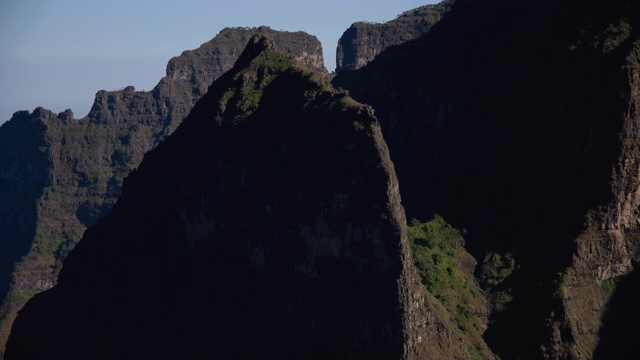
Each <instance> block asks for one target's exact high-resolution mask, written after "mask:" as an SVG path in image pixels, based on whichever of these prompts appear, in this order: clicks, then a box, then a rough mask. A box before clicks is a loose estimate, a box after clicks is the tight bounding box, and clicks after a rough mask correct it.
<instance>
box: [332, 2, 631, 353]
mask: <svg viewBox="0 0 640 360" xmlns="http://www.w3.org/2000/svg"><path fill="white" fill-rule="evenodd" d="M639 14H640V9H639V8H638V6H637V4H635V3H634V2H630V1H628V2H624V1H586V2H573V1H567V2H564V1H563V2H557V1H537V2H533V1H518V2H515V1H514V2H509V1H459V2H456V4H455V5H454V6H453V8H452V10H451V11H450V12H449V13H448V14H447V16H446V17H444V18H443V19H442V20H441V21H440V22H439V23H438V26H435V27H434V28H433V29H432V30H431V31H430V33H429V34H427V35H426V36H425V37H423V38H421V39H418V40H416V41H412V42H409V43H406V44H404V45H402V46H397V47H391V48H389V49H387V50H386V51H384V52H383V53H381V54H380V55H379V56H378V57H377V58H376V59H375V60H374V61H372V62H371V63H369V65H368V66H366V67H365V68H363V69H361V70H359V71H355V72H343V73H339V74H338V76H337V77H336V78H335V79H334V85H335V86H341V87H343V88H345V89H348V90H349V92H350V94H351V95H352V96H353V97H354V98H355V99H356V100H358V101H360V102H363V103H367V104H370V105H371V106H373V108H374V109H375V111H376V116H377V117H378V119H379V120H380V123H381V126H382V129H383V133H384V136H385V139H386V141H387V143H388V144H389V148H390V152H391V154H392V156H393V159H394V163H395V165H396V171H397V174H398V178H399V180H400V183H401V184H402V193H403V199H402V200H403V205H404V206H405V208H406V210H407V215H408V216H409V217H416V218H419V219H428V218H430V217H431V216H432V214H433V213H439V214H442V215H443V216H444V217H445V218H446V219H448V220H450V221H452V222H453V223H454V224H455V225H456V226H458V227H459V228H465V229H466V230H467V235H466V239H467V245H468V246H469V248H470V249H471V250H472V252H473V253H474V255H476V257H477V258H479V259H483V258H484V256H485V254H489V257H488V258H487V259H489V258H491V259H496V258H497V257H495V256H494V255H492V254H493V252H498V253H500V254H502V255H504V254H505V253H513V252H515V253H514V257H515V260H516V263H517V264H519V265H518V266H519V268H518V269H517V270H516V271H515V272H514V273H513V274H512V275H511V276H509V277H508V278H507V279H506V280H505V281H504V282H502V284H501V285H500V286H501V287H500V288H499V289H500V291H502V293H503V294H505V292H507V293H508V292H510V294H508V295H509V296H512V297H513V301H511V302H510V303H508V304H507V307H506V310H505V311H504V312H501V313H496V314H494V317H493V321H492V323H491V324H490V326H489V329H488V330H487V332H486V333H485V337H486V339H487V341H488V342H489V344H490V345H491V346H492V349H493V350H495V351H496V352H497V353H498V354H499V355H500V356H502V357H503V358H506V359H511V358H516V357H518V356H519V357H522V358H543V357H549V358H576V359H577V358H590V357H591V356H592V355H593V351H594V349H595V348H596V346H597V344H598V341H599V340H598V339H599V332H600V335H602V336H604V337H605V338H607V339H609V341H614V340H615V339H616V336H610V335H606V333H607V331H611V329H616V324H615V323H611V324H610V325H609V326H608V327H607V326H605V327H603V328H602V330H600V324H601V323H602V322H601V319H602V316H603V314H604V312H605V307H606V303H607V301H608V299H609V294H610V292H611V291H614V288H615V287H614V286H613V285H615V283H616V282H617V280H616V279H618V278H619V277H620V276H621V275H624V274H627V273H629V272H630V271H631V270H632V268H633V260H634V259H637V257H638V216H639V213H638V205H640V201H638V199H639V196H638V170H639V169H640V166H639V161H640V160H639V159H640V156H639V154H638V138H639V134H638V128H639V126H638V124H640V116H639V115H638V102H639V99H638V94H639V93H640V87H639V81H638V78H639V76H640V75H639V71H640V67H639V66H638V63H639V59H640V57H639V55H640V50H639V49H640V42H639V41H638V39H639V35H638V34H639V31H638V30H639V28H640V21H639V19H638V15H639ZM503 258H504V257H503ZM633 283H635V282H633V281H629V282H625V284H626V285H625V288H628V286H629V284H633ZM494 285H495V284H494ZM606 289H609V292H607V291H606ZM509 296H506V297H505V298H504V299H503V300H509V299H510V297H509ZM617 303H619V304H624V303H625V302H624V301H619V302H617ZM625 312H626V313H627V314H633V313H634V312H636V313H637V309H636V310H633V309H629V308H627V309H626V310H623V311H619V312H618V315H616V314H611V315H610V316H609V317H608V318H609V319H616V318H618V319H620V318H622V317H624V315H621V314H624V313H625ZM610 321H614V320H610ZM607 329H609V330H607ZM618 333H620V331H619V330H618ZM618 339H622V338H621V337H618ZM614 342H615V341H614ZM618 342H619V343H618V345H617V349H618V351H619V353H622V354H633V352H630V351H629V350H630V349H631V348H630V347H632V346H633V345H632V343H626V344H622V343H620V341H618ZM613 348H616V346H612V345H611V344H609V345H608V349H609V350H611V349H613ZM602 351H603V353H604V354H606V351H605V350H602ZM635 354H637V352H635ZM628 356H632V355H628Z"/></svg>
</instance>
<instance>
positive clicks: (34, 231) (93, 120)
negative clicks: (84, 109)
mask: <svg viewBox="0 0 640 360" xmlns="http://www.w3.org/2000/svg"><path fill="white" fill-rule="evenodd" d="M256 32H261V33H265V34H268V35H269V36H271V37H272V38H273V39H274V40H275V46H276V48H278V49H280V50H282V51H285V52H289V53H291V54H292V55H293V56H294V57H295V58H296V59H298V60H300V61H301V62H303V63H305V64H307V65H308V66H310V67H312V68H315V69H317V70H318V71H321V72H326V70H325V69H324V65H323V61H322V48H321V46H320V42H319V41H318V40H317V39H316V38H315V37H314V36H311V35H308V34H306V33H303V32H297V33H289V32H279V31H274V30H271V29H269V28H267V27H260V28H254V29H249V28H243V29H238V28H233V29H231V28H227V29H224V30H222V31H221V32H220V33H219V34H218V35H217V36H216V37H215V38H214V39H212V40H211V41H209V42H207V43H205V44H202V46H200V48H198V49H196V50H191V51H185V52H184V53H183V54H182V55H181V56H179V57H175V58H173V59H171V60H170V61H169V63H168V65H167V75H166V76H165V77H164V78H163V79H162V80H160V82H159V83H158V85H157V86H156V87H155V88H154V89H153V90H151V91H148V92H143V91H135V89H134V88H133V87H132V86H129V87H126V88H124V89H122V90H119V91H99V92H98V93H97V94H96V98H95V102H94V104H93V107H92V108H91V111H90V113H89V115H88V116H87V117H86V118H84V119H74V117H73V113H72V112H71V111H70V110H67V111H66V112H63V113H60V114H58V115H56V114H54V113H52V112H50V111H48V110H45V109H42V108H38V109H36V110H35V111H34V112H33V113H29V112H26V111H23V112H18V113H16V114H15V115H14V116H13V118H12V119H11V120H10V121H8V122H7V123H5V124H3V126H2V127H1V128H0V254H2V256H0V275H1V276H0V299H5V298H6V300H5V301H4V302H3V303H2V306H1V307H0V344H1V345H0V356H1V353H2V349H3V348H4V344H5V342H6V339H7V337H8V333H9V330H10V326H11V323H12V322H13V319H14V318H15V316H16V313H17V311H18V310H19V309H20V308H21V307H22V305H23V304H24V303H25V302H26V300H28V299H29V297H31V296H33V295H34V294H35V293H37V292H40V291H42V290H46V289H48V288H50V287H51V286H52V285H53V284H55V281H56V278H57V274H58V271H59V267H60V264H61V261H62V260H63V259H64V257H65V256H66V254H67V253H68V251H69V250H70V249H71V248H73V246H74V245H75V244H76V243H77V242H78V240H79V239H80V237H81V236H82V233H83V232H84V230H85V228H86V227H87V226H91V225H93V224H94V223H95V222H96V221H97V220H98V219H99V218H101V217H102V216H104V215H106V214H108V213H109V212H110V211H111V208H112V207H113V204H114V203H115V201H116V199H117V198H118V196H119V194H120V186H121V183H122V179H123V177H124V176H125V175H126V174H128V173H129V171H131V170H132V169H134V168H135V167H136V166H137V165H138V164H139V163H140V161H141V160H142V156H143V155H144V153H146V152H147V151H148V150H150V149H152V148H153V147H155V146H156V145H157V144H158V143H160V142H161V141H162V140H163V139H164V138H165V137H166V136H167V135H169V134H170V133H172V132H173V131H174V130H175V128H176V127H177V126H178V125H179V124H180V122H181V121H182V120H183V119H184V117H185V116H186V115H187V114H188V113H189V111H190V110H191V108H192V107H193V105H194V104H195V102H196V101H197V100H198V99H199V98H200V97H201V96H202V95H203V94H204V93H205V92H206V89H207V87H208V86H209V85H210V84H211V82H212V81H213V80H214V79H216V78H218V77H219V76H220V75H222V74H223V73H224V72H225V71H227V70H229V69H230V68H231V67H232V66H233V64H234V62H235V60H236V59H237V58H238V56H239V55H240V53H241V52H242V49H243V48H244V46H246V43H247V41H248V40H249V38H250V37H251V36H252V35H253V34H255V33H256ZM23 256H24V258H23ZM14 270H15V271H14ZM9 288H10V290H9ZM7 293H8V295H7Z"/></svg>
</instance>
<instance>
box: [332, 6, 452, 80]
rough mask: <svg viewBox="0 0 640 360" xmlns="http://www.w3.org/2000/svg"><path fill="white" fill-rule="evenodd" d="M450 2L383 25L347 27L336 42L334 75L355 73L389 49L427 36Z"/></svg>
mask: <svg viewBox="0 0 640 360" xmlns="http://www.w3.org/2000/svg"><path fill="white" fill-rule="evenodd" d="M452 4H453V0H444V1H442V2H440V3H439V4H436V5H425V6H421V7H419V8H416V9H413V10H409V11H405V12H404V13H402V14H400V15H398V17H397V18H396V19H394V20H391V21H388V22H385V23H379V24H378V23H367V22H357V23H354V24H352V25H351V27H349V28H348V29H347V30H346V31H345V32H344V34H342V36H341V37H340V40H339V41H338V49H337V51H336V72H340V71H345V70H357V69H360V68H361V67H363V66H365V65H366V64H367V63H368V62H369V61H371V60H373V58H375V57H376V55H378V54H379V53H381V52H382V51H383V50H384V49H386V48H387V47H389V46H392V45H398V44H401V43H403V42H406V41H409V40H413V39H415V38H417V37H419V36H420V35H423V34H425V33H427V32H428V31H429V30H430V29H431V27H433V25H435V24H436V23H437V22H438V21H440V19H441V18H442V16H443V15H444V14H446V13H447V12H448V11H449V9H450V8H451V5H452Z"/></svg>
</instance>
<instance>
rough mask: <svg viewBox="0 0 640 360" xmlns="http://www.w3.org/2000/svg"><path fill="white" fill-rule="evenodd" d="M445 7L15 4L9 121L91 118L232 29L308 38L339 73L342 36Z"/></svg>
mask: <svg viewBox="0 0 640 360" xmlns="http://www.w3.org/2000/svg"><path fill="white" fill-rule="evenodd" d="M437 2H438V1H435V0H427V1H424V0H423V1H417V0H401V1H396V2H386V1H382V0H374V1H363V0H348V1H336V0H328V1H321V2H316V3H308V4H303V3H301V2H299V1H292V0H276V1H272V2H261V1H258V0H250V1H243V2H220V1H205V0H189V1H183V2H180V3H173V2H170V1H168V0H160V1H158V0H155V1H152V0H138V1H135V2H128V1H124V0H116V1H112V2H109V3H103V2H101V3H98V2H97V1H93V0H91V1H86V0H85V1H81V0H44V1H38V2H36V1H24V0H5V1H3V2H2V3H1V4H0V49H1V50H2V51H0V123H4V122H5V121H7V120H9V119H10V118H11V116H12V114H13V113H14V112H16V111H19V110H29V111H33V109H35V108H36V107H38V106H42V107H44V108H46V109H49V110H52V111H54V112H56V113H57V112H61V111H63V110H65V109H67V108H71V109H72V110H73V112H74V114H75V117H76V118H81V117H84V116H86V114H87V113H88V112H89V110H90V108H91V105H92V104H93V99H94V97H95V94H96V92H98V91H100V90H116V89H120V88H123V87H125V86H128V85H133V86H135V88H136V90H151V89H152V88H153V87H154V86H155V85H156V84H157V82H158V81H159V80H160V79H161V78H162V77H163V76H164V75H165V70H166V64H167V62H168V61H169V59H171V58H172V57H174V56H178V55H180V54H181V53H182V52H183V51H185V50H192V49H196V48H198V47H199V46H200V45H201V44H203V43H205V42H207V41H209V40H211V39H212V38H213V37H214V36H215V35H216V34H218V33H219V32H220V30H222V29H223V28H225V27H256V26H262V25H265V26H269V27H271V28H272V29H274V30H285V31H305V32H307V33H309V34H311V35H315V36H316V37H318V39H319V40H320V41H321V43H322V47H323V53H324V60H325V66H326V67H327V69H328V70H329V71H333V70H334V69H335V51H336V46H337V43H338V39H339V38H340V36H341V35H342V33H343V32H344V31H345V30H346V29H347V28H348V27H349V26H350V25H351V24H352V23H354V22H356V21H371V22H384V21H389V20H392V19H394V18H395V17H396V16H397V15H398V14H400V13H402V12H404V11H406V10H410V9H413V8H416V7H419V6H422V5H425V4H433V3H437Z"/></svg>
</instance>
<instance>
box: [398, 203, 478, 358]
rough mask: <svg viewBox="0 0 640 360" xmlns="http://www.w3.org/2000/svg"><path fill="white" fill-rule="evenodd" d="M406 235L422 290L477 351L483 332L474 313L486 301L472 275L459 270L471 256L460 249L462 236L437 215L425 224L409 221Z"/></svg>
mask: <svg viewBox="0 0 640 360" xmlns="http://www.w3.org/2000/svg"><path fill="white" fill-rule="evenodd" d="M407 234H408V238H409V243H410V246H411V250H412V252H413V257H414V261H415V265H416V268H417V269H418V274H419V275H420V278H421V279H422V283H423V284H424V286H425V288H426V289H427V290H428V291H429V292H430V293H431V294H433V296H435V298H436V299H438V300H440V302H442V304H443V305H444V308H446V309H447V311H448V312H449V313H450V315H451V318H452V319H453V321H454V322H455V323H456V325H457V326H458V329H459V331H460V332H462V333H463V334H464V335H465V336H467V337H468V338H470V339H471V342H472V343H473V344H474V346H475V347H476V348H479V347H480V344H481V343H483V340H482V333H483V331H484V329H483V325H482V321H481V320H480V317H479V315H478V314H479V313H481V312H482V310H481V308H483V307H484V306H485V301H486V300H485V299H484V297H483V294H482V291H481V290H480V288H479V286H478V284H477V283H476V282H475V279H474V278H473V276H472V275H471V274H465V273H463V272H462V270H461V269H460V265H459V264H461V263H464V262H467V261H468V260H469V258H470V257H471V255H470V254H469V253H468V252H467V251H466V250H465V249H464V248H463V247H462V245H463V244H464V240H463V238H462V234H461V233H460V231H458V230H457V229H455V228H454V227H453V226H451V225H449V224H448V223H447V222H446V221H445V220H444V219H443V218H442V217H441V216H439V215H436V216H435V217H434V218H433V219H432V220H430V221H428V222H426V223H421V222H419V221H417V220H415V219H413V220H412V221H411V225H410V226H408V227H407Z"/></svg>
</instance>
